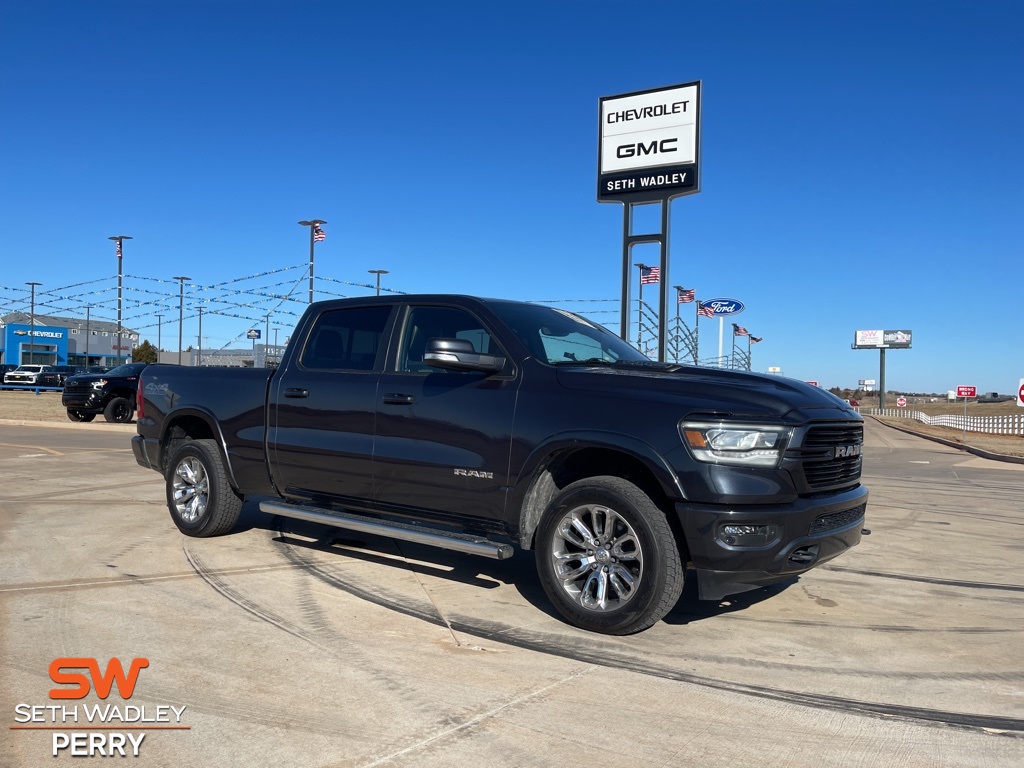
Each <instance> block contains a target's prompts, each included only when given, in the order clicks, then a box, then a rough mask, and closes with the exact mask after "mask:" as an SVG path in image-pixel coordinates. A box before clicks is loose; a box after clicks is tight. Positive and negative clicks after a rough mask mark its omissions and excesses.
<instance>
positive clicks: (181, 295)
mask: <svg viewBox="0 0 1024 768" xmlns="http://www.w3.org/2000/svg"><path fill="white" fill-rule="evenodd" d="M172 279H174V280H177V281H178V365H181V347H182V343H181V330H182V326H183V322H184V320H183V318H184V312H185V281H186V280H191V279H192V278H191V277H175V278H172Z"/></svg>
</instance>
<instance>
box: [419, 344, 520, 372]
mask: <svg viewBox="0 0 1024 768" xmlns="http://www.w3.org/2000/svg"><path fill="white" fill-rule="evenodd" d="M423 362H424V363H426V364H427V365H429V366H431V367H432V368H444V369H446V370H449V371H482V372H483V373H497V372H498V371H500V370H501V369H502V368H504V367H505V358H504V357H497V356H495V355H481V354H479V353H478V352H476V351H474V349H473V344H472V342H469V341H466V339H429V340H428V341H427V350H426V352H425V353H424V355H423Z"/></svg>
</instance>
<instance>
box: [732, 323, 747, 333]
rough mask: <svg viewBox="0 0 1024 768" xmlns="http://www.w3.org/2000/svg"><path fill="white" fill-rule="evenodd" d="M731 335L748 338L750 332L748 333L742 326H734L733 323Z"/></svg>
mask: <svg viewBox="0 0 1024 768" xmlns="http://www.w3.org/2000/svg"><path fill="white" fill-rule="evenodd" d="M732 335H733V336H749V335H750V331H748V330H747V329H746V328H744V327H743V326H742V325H736V323H733V324H732Z"/></svg>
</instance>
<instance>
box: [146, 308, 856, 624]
mask: <svg viewBox="0 0 1024 768" xmlns="http://www.w3.org/2000/svg"><path fill="white" fill-rule="evenodd" d="M291 339H292V340H291V342H290V344H289V345H288V348H287V351H286V353H285V355H284V358H283V360H282V362H281V366H280V368H278V369H276V370H261V369H227V368H182V367H178V366H165V365H152V366H150V367H148V368H147V369H146V370H145V371H144V372H143V373H142V375H141V376H140V377H139V381H138V384H139V395H138V403H139V408H138V435H137V436H135V437H134V438H133V439H132V448H133V451H134V454H135V458H136V460H137V461H138V463H139V464H141V465H143V466H145V467H149V468H152V469H154V470H157V471H158V472H160V473H161V474H162V475H163V476H164V478H165V481H166V494H167V503H168V508H169V510H170V513H171V517H172V519H173V521H174V522H175V524H176V525H177V526H178V528H179V529H180V530H181V531H182V532H183V533H185V534H187V535H190V536H213V535H218V534H222V533H226V532H227V531H229V530H231V528H232V527H233V526H234V525H235V524H236V522H237V520H238V516H239V513H240V510H241V507H242V504H243V501H245V500H246V499H255V500H258V501H259V504H260V508H261V509H262V510H263V511H264V512H266V513H268V514H272V515H281V516H285V517H291V518H298V519H302V520H307V521H314V522H317V523H322V524H325V525H331V526H336V527H339V528H346V529H350V530H356V531H360V532H363V533H375V534H380V535H384V536H389V537H392V538H395V539H401V540H410V541H417V542H422V543H427V544H432V545H436V546H440V547H444V548H448V549H453V550H457V551H461V552H468V553H472V554H477V555H483V556H487V557H493V558H498V559H502V558H506V557H509V556H511V555H512V554H513V552H514V547H515V546H518V547H520V548H522V549H532V550H535V553H536V555H535V559H536V564H537V571H538V574H539V577H540V580H541V582H542V584H543V587H544V590H545V592H546V593H547V595H548V597H549V598H550V599H551V601H552V603H553V604H554V606H555V608H557V610H558V611H559V612H560V613H561V615H562V616H563V617H564V618H565V619H566V620H567V621H568V622H570V623H572V624H574V625H576V626H579V627H583V628H585V629H589V630H593V631H597V632H604V633H608V634H620V635H621V634H628V633H632V632H638V631H640V630H643V629H645V628H647V627H649V626H651V625H652V624H654V623H655V622H657V621H659V620H660V619H661V618H662V617H663V616H664V615H665V614H666V613H667V612H668V611H669V610H671V608H672V607H673V605H674V604H675V603H676V602H677V600H678V598H679V596H680V594H681V592H682V589H683V583H684V578H685V576H686V573H687V567H688V566H689V568H690V569H692V572H693V574H694V575H695V577H696V579H697V585H698V590H699V596H700V598H701V599H721V598H722V597H724V596H726V595H730V594H735V593H737V592H742V591H745V590H749V589H754V588H756V587H759V586H762V585H766V584H771V583H775V582H779V581H784V580H787V579H792V578H793V577H795V576H797V575H798V574H800V573H803V572H805V571H807V570H808V569H810V568H812V567H814V566H816V565H818V564H820V563H823V562H825V561H827V560H829V559H831V558H833V557H835V556H837V555H839V554H841V553H842V552H844V551H845V550H847V549H849V548H850V547H853V546H854V545H856V544H857V543H858V542H859V541H860V537H861V533H862V531H861V528H862V526H863V523H864V514H865V506H866V501H867V490H866V489H865V488H864V487H863V486H861V484H860V473H861V449H862V444H863V420H862V419H861V417H860V416H859V415H858V414H857V413H855V412H854V411H853V410H852V409H850V408H849V406H847V405H846V404H845V403H844V402H843V401H842V400H840V399H838V398H836V397H834V396H833V395H831V394H829V393H828V392H826V391H824V390H821V389H818V388H817V387H811V386H808V385H806V384H804V383H803V382H799V381H795V380H791V379H785V378H781V377H773V376H766V375H758V374H750V373H741V372H732V371H726V370H719V369H708V368H697V367H692V366H685V365H676V364H671V363H654V362H651V361H650V360H648V359H647V358H646V357H644V356H643V355H641V354H640V353H639V352H637V351H636V350H635V349H633V348H632V347H631V346H629V345H628V344H627V343H626V342H624V341H622V340H621V339H620V338H618V337H617V336H616V335H614V334H613V333H611V332H610V331H608V330H606V329H604V328H602V327H600V326H598V325H595V324H593V323H591V322H590V321H588V320H585V319H583V318H581V317H578V316H576V315H574V314H571V313H569V312H564V311H561V310H558V309H552V308H549V307H544V306H539V305H534V304H525V303H521V302H512V301H503V300H495V299H478V298H472V297H466V296H452V295H423V296H415V295H412V296H397V297H371V298H366V299H344V300H334V301H325V302H319V303H316V304H312V305H310V307H309V308H308V309H307V311H306V313H305V314H304V315H303V317H302V318H301V320H300V321H299V323H298V326H297V327H296V330H295V332H294V333H293V334H292V337H291Z"/></svg>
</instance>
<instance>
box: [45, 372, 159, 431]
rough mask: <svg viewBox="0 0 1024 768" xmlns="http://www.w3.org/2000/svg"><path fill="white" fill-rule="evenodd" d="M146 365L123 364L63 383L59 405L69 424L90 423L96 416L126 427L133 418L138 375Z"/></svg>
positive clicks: (73, 377) (68, 379)
mask: <svg viewBox="0 0 1024 768" xmlns="http://www.w3.org/2000/svg"><path fill="white" fill-rule="evenodd" d="M147 365H149V363H125V364H124V365H119V366H117V367H116V368H112V369H110V370H109V371H106V372H105V373H80V374H77V375H75V376H69V377H68V378H67V379H65V380H64V391H63V393H62V394H61V404H62V405H63V406H64V407H65V408H67V413H68V418H69V419H70V420H71V421H92V420H93V419H95V418H96V416H97V414H100V413H102V414H103V418H104V419H106V420H107V421H111V422H114V423H117V424H126V423H128V422H129V421H131V420H132V416H133V415H134V414H135V393H136V391H137V390H138V386H139V374H140V373H142V371H143V370H144V369H145V368H146V366H147Z"/></svg>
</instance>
